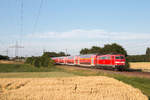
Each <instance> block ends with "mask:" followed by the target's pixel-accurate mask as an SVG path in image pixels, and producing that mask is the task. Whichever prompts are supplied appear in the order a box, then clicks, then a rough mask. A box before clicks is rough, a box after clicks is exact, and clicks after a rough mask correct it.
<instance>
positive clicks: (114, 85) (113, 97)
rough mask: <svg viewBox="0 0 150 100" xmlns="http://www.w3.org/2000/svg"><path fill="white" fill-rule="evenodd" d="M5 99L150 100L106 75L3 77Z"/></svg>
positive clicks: (0, 87) (1, 93)
mask: <svg viewBox="0 0 150 100" xmlns="http://www.w3.org/2000/svg"><path fill="white" fill-rule="evenodd" d="M0 98H1V100H148V98H147V97H146V96H145V95H143V94H142V92H141V91H140V90H138V89H135V88H133V87H131V86H130V85H127V84H125V83H123V82H121V81H118V80H115V79H113V78H108V77H104V76H90V77H73V78H70V77H69V78H26V79H14V78H11V79H7V78H4V79H0Z"/></svg>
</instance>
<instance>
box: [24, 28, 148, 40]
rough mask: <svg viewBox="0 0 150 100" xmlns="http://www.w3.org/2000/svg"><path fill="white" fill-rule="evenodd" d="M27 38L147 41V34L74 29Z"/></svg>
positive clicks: (38, 34) (32, 35)
mask: <svg viewBox="0 0 150 100" xmlns="http://www.w3.org/2000/svg"><path fill="white" fill-rule="evenodd" d="M27 37H29V38H53V39H76V38H78V39H82V38H87V39H111V40H116V39H117V40H135V39H136V40H137V39H140V40H142V39H149V37H150V34H148V33H130V32H108V31H105V30H101V29H94V30H82V29H75V30H71V31H66V32H44V33H35V34H29V35H28V36H27Z"/></svg>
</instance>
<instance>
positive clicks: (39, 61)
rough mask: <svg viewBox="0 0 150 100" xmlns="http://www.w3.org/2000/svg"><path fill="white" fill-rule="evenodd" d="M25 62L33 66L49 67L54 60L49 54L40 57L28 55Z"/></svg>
mask: <svg viewBox="0 0 150 100" xmlns="http://www.w3.org/2000/svg"><path fill="white" fill-rule="evenodd" d="M25 63H27V64H31V65H34V66H35V67H41V66H42V67H49V66H53V65H54V61H53V60H51V58H50V57H49V56H45V55H43V56H41V57H28V58H27V59H26V61H25Z"/></svg>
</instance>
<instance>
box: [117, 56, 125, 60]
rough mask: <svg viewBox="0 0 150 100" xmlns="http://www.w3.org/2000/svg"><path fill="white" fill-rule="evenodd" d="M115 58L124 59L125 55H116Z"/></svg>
mask: <svg viewBox="0 0 150 100" xmlns="http://www.w3.org/2000/svg"><path fill="white" fill-rule="evenodd" d="M115 59H124V57H123V56H116V57H115Z"/></svg>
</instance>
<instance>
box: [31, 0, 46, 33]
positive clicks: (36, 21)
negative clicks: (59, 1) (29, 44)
mask: <svg viewBox="0 0 150 100" xmlns="http://www.w3.org/2000/svg"><path fill="white" fill-rule="evenodd" d="M43 2H44V0H41V2H40V7H39V10H38V13H37V17H36V19H35V23H34V26H33V33H34V32H35V31H36V28H37V24H38V21H39V17H40V14H41V9H42V6H43Z"/></svg>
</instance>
